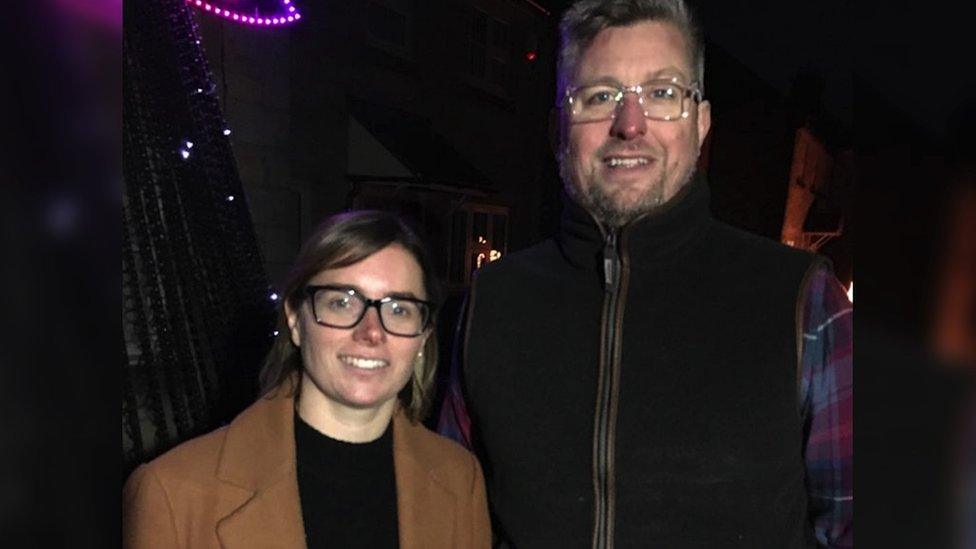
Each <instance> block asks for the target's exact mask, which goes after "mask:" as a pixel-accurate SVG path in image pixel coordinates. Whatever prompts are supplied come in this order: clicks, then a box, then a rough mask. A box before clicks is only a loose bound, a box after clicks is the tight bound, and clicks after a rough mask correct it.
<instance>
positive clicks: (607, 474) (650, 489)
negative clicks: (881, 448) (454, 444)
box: [440, 0, 853, 548]
mask: <svg viewBox="0 0 976 549" xmlns="http://www.w3.org/2000/svg"><path fill="white" fill-rule="evenodd" d="M561 31H562V46H561V50H560V56H559V65H558V75H559V90H558V113H559V124H560V132H559V145H558V153H557V154H558V157H559V164H560V171H561V176H562V178H563V180H564V183H565V191H566V193H565V194H566V197H565V198H566V201H565V208H564V214H563V218H562V220H561V226H560V230H559V233H558V235H557V236H556V237H555V238H553V239H550V240H547V241H545V242H543V243H541V244H539V245H536V246H534V247H531V248H529V249H527V250H524V251H521V252H519V253H513V254H510V255H509V256H507V257H506V258H503V259H502V260H500V261H498V262H494V263H491V264H489V265H488V266H486V267H484V268H483V269H482V270H481V271H479V274H478V276H477V278H476V280H475V281H474V282H473V284H472V287H471V290H470V293H469V296H468V300H467V305H466V309H467V312H466V317H465V319H464V323H465V324H464V326H463V328H464V330H463V333H464V337H463V340H464V341H463V349H462V352H461V357H460V358H461V359H462V365H461V367H460V369H459V371H455V372H454V374H455V375H456V376H457V378H459V381H460V383H459V384H455V385H454V386H452V387H451V388H450V389H449V393H448V398H447V402H446V403H445V406H444V407H443V415H442V417H441V429H440V430H441V432H442V433H444V434H447V435H449V436H451V435H453V436H455V438H457V439H459V440H461V441H462V442H465V443H467V444H469V445H470V446H472V447H474V448H475V449H476V450H477V451H478V452H479V455H480V457H481V460H482V464H483V466H484V467H485V473H486V479H487V484H488V495H489V501H490V506H491V511H492V514H493V524H494V529H495V534H496V540H497V542H498V543H499V545H500V546H512V547H530V548H534V547H559V548H565V547H596V548H609V547H667V548H680V547H695V548H701V547H708V548H715V547H750V548H753V547H774V548H784V547H811V546H814V545H815V544H816V543H817V542H819V543H820V544H823V545H830V546H845V545H846V546H850V545H851V544H852V538H853V526H852V514H853V512H852V506H853V498H852V495H851V493H852V479H851V474H852V444H851V431H852V426H851V422H852V418H851V408H852V402H851V399H852V395H851V356H850V345H851V343H850V335H851V334H850V332H851V315H850V303H849V302H848V301H847V299H846V296H845V294H844V290H843V288H842V287H841V286H840V284H839V283H838V282H837V281H836V279H835V278H834V277H833V275H832V274H831V272H830V270H829V266H828V265H827V264H826V262H825V261H823V260H822V259H819V258H817V257H815V256H813V255H811V254H808V253H805V252H801V251H798V250H794V249H792V248H788V247H786V246H782V245H780V244H778V243H776V242H773V241H771V240H767V239H764V238H760V237H757V236H753V235H750V234H747V233H744V232H742V231H739V230H736V229H733V228H731V227H729V226H727V225H724V224H722V223H720V222H718V221H717V220H715V219H714V218H712V216H711V214H710V212H709V204H708V200H709V194H708V187H707V184H706V182H705V181H704V180H703V178H702V177H701V175H699V174H697V173H696V171H695V168H696V162H697V158H698V153H699V148H700V146H701V144H702V141H703V140H704V139H705V136H706V134H707V133H708V129H709V125H710V123H711V109H710V105H709V103H708V102H707V101H705V100H704V99H703V98H702V78H703V52H702V49H703V46H702V39H701V36H700V32H699V31H698V28H697V26H696V24H695V22H694V21H693V19H692V17H691V15H690V14H689V12H688V9H687V8H686V6H685V5H684V3H683V1H682V0H657V1H654V0H630V1H622V0H621V1H613V2H606V1H602V2H601V1H584V2H580V3H578V4H576V5H575V6H573V7H572V8H570V9H569V10H568V11H567V13H566V15H565V16H564V18H563V21H562V25H561ZM462 395H463V399H462ZM469 418H470V429H469V428H468V427H469Z"/></svg>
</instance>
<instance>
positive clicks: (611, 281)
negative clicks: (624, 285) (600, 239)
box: [603, 231, 620, 292]
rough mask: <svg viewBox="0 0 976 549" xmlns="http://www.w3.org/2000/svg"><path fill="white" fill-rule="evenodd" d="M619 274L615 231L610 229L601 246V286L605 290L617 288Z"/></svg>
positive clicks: (611, 290)
mask: <svg viewBox="0 0 976 549" xmlns="http://www.w3.org/2000/svg"><path fill="white" fill-rule="evenodd" d="M619 276H620V269H619V263H618V259H617V233H616V232H612V231H611V232H610V233H608V234H607V243H606V245H605V246H604V247H603V288H604V289H605V290H606V291H607V292H613V291H614V290H615V289H616V288H617V281H618V278H619Z"/></svg>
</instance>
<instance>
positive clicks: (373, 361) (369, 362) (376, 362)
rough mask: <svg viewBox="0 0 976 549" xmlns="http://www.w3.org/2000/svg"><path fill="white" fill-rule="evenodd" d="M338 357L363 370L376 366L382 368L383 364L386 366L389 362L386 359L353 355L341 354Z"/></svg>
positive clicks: (372, 368)
mask: <svg viewBox="0 0 976 549" xmlns="http://www.w3.org/2000/svg"><path fill="white" fill-rule="evenodd" d="M339 359H340V360H342V361H343V362H345V363H346V364H348V365H350V366H355V367H356V368H362V369H364V370H375V369H376V368H383V367H384V366H388V365H389V364H390V363H389V362H387V361H386V360H382V359H379V358H359V357H355V356H347V355H342V356H340V357H339Z"/></svg>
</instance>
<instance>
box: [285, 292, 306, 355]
mask: <svg viewBox="0 0 976 549" xmlns="http://www.w3.org/2000/svg"><path fill="white" fill-rule="evenodd" d="M285 319H286V320H287V321H288V332H289V333H290V334H291V342H292V343H294V344H295V347H301V346H302V331H301V327H300V324H301V319H300V318H299V312H298V311H296V310H294V309H292V308H291V303H289V302H288V300H285Z"/></svg>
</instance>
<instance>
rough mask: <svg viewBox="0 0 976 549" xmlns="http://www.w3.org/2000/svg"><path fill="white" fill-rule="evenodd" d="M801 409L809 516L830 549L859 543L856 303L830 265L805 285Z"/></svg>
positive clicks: (816, 530) (821, 541)
mask: <svg viewBox="0 0 976 549" xmlns="http://www.w3.org/2000/svg"><path fill="white" fill-rule="evenodd" d="M805 299H806V302H805V303H806V306H805V307H804V318H803V362H802V378H801V383H800V407H801V410H802V413H803V416H804V418H805V425H804V430H805V434H806V439H805V444H804V461H805V463H806V472H807V493H808V495H809V512H810V520H811V522H812V523H813V529H814V534H815V535H816V538H817V541H818V542H819V543H820V544H821V545H823V546H826V547H853V546H854V479H853V474H854V415H853V409H854V392H853V379H852V370H853V366H854V364H853V340H852V332H853V316H854V315H853V310H854V308H853V306H852V304H851V302H850V300H849V299H848V297H847V293H846V292H845V291H844V288H843V286H841V284H840V282H839V281H838V280H837V279H836V278H835V277H834V275H833V273H832V272H831V271H830V269H828V268H827V267H822V268H820V269H818V270H817V271H816V272H815V273H814V274H813V275H812V276H811V278H810V281H809V284H808V286H807V289H806V296H805Z"/></svg>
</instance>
